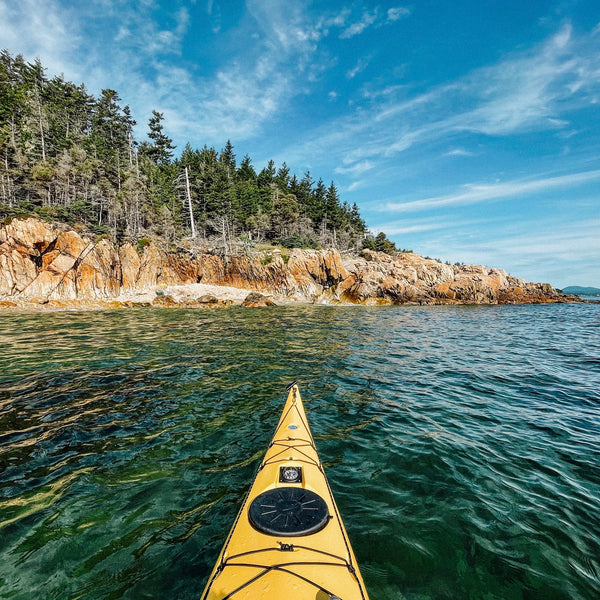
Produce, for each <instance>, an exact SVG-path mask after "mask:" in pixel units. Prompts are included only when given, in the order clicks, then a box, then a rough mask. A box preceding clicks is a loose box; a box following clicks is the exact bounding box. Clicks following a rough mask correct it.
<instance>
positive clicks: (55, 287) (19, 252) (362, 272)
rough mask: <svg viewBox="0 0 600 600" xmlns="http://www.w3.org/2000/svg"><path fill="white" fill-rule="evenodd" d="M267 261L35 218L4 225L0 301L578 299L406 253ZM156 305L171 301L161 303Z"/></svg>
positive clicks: (305, 255)
mask: <svg viewBox="0 0 600 600" xmlns="http://www.w3.org/2000/svg"><path fill="white" fill-rule="evenodd" d="M263 263H264V261H263V260H261V257H257V258H249V257H245V256H227V257H223V256H216V255H212V254H201V255H192V254H190V253H187V252H169V253H168V252H165V251H164V250H162V249H161V248H159V247H158V246H156V245H154V244H149V245H147V246H146V247H145V248H144V251H143V252H142V253H141V254H138V252H137V251H136V249H135V248H133V246H131V244H125V245H123V246H121V247H120V248H116V247H115V245H114V244H113V243H112V242H111V241H110V240H107V239H99V240H93V239H91V238H88V237H86V236H84V235H80V234H78V233H77V232H75V231H73V230H70V229H69V228H68V227H66V226H64V225H57V224H54V225H50V224H48V223H45V222H43V221H40V220H38V219H34V218H29V219H13V220H12V221H11V222H10V223H8V224H6V225H4V226H3V227H2V228H1V229H0V298H4V300H5V301H8V300H9V299H16V298H18V299H21V300H31V301H37V302H48V301H69V300H100V301H107V300H111V299H114V298H116V297H118V296H119V295H120V294H123V293H129V292H132V291H136V290H139V291H141V290H149V289H154V288H157V287H161V286H162V287H164V286H172V285H185V284H195V283H199V282H201V283H203V284H212V285H221V286H231V287H234V288H243V289H248V290H253V291H255V292H259V293H262V294H267V295H270V296H274V297H275V298H282V299H290V300H296V301H300V302H314V301H323V302H328V303H336V302H350V303H354V304H403V303H420V304H452V303H461V304H464V303H468V304H496V303H512V302H515V303H532V302H535V303H541V302H565V301H571V300H576V298H575V297H572V296H565V295H563V294H562V293H560V292H559V291H557V290H555V289H554V288H552V286H550V285H549V284H538V283H526V282H525V281H524V280H522V279H516V278H514V277H511V276H508V275H507V274H506V273H505V272H504V271H503V270H501V269H489V268H487V267H482V266H475V265H463V266H450V265H446V264H442V263H440V262H438V261H435V260H431V259H425V258H422V257H420V256H418V255H416V254H412V253H403V254H400V255H399V256H398V257H397V258H392V257H391V256H389V255H387V254H383V253H377V252H371V251H368V250H366V251H364V252H363V255H362V256H360V257H352V258H349V259H346V260H345V261H344V262H343V261H342V258H341V256H340V254H339V253H338V252H337V251H335V250H326V251H316V250H293V251H292V253H291V254H290V257H289V260H288V262H287V264H286V263H284V261H283V260H282V259H281V258H280V257H275V258H274V259H273V260H272V261H271V262H270V263H269V264H263ZM257 298H258V296H257ZM160 303H161V304H163V305H170V302H169V301H168V300H167V299H165V300H164V301H162V300H161V301H160ZM175 304H177V303H175ZM198 304H203V302H199V303H198ZM248 304H251V303H250V302H248Z"/></svg>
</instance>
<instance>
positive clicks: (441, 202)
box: [380, 170, 600, 212]
mask: <svg viewBox="0 0 600 600" xmlns="http://www.w3.org/2000/svg"><path fill="white" fill-rule="evenodd" d="M598 180H600V170H594V171H586V172H583V173H573V174H570V175H562V176H559V177H543V178H540V179H534V180H529V181H508V182H504V183H494V184H473V183H471V184H466V185H464V186H462V188H461V190H460V191H458V192H456V193H454V194H448V195H445V196H436V197H432V198H423V199H420V200H413V201H410V202H386V203H384V204H382V206H381V207H380V210H385V211H393V212H412V211H420V210H428V209H432V208H439V207H442V206H445V207H447V206H459V205H466V204H476V203H479V202H487V201H490V200H498V199H501V198H514V197H519V196H525V195H527V194H533V193H538V192H546V191H549V190H553V189H558V188H562V187H571V186H575V185H582V184H586V183H590V182H592V181H598Z"/></svg>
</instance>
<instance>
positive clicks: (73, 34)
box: [0, 0, 81, 74]
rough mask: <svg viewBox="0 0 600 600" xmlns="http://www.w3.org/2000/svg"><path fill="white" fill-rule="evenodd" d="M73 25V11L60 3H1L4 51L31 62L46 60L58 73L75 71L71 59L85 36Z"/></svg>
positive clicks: (25, 0)
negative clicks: (37, 59)
mask: <svg viewBox="0 0 600 600" xmlns="http://www.w3.org/2000/svg"><path fill="white" fill-rule="evenodd" d="M71 23H72V14H71V11H70V10H69V8H68V7H63V6H61V5H60V3H59V2H57V1H56V0H22V1H21V2H14V3H13V2H0V48H6V49H7V50H9V51H11V52H14V53H17V52H18V53H22V54H23V55H24V56H25V58H26V59H29V60H32V59H34V58H36V57H43V59H44V60H43V64H44V66H45V67H47V68H49V69H51V70H52V71H53V72H54V73H56V74H60V73H63V72H72V70H71V68H70V64H69V63H70V61H69V58H68V57H69V55H70V54H71V53H72V52H74V51H75V49H76V48H77V46H78V44H79V43H80V41H81V36H80V35H79V32H78V31H77V29H76V28H73V27H72V26H71Z"/></svg>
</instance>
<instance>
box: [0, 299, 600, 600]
mask: <svg viewBox="0 0 600 600" xmlns="http://www.w3.org/2000/svg"><path fill="white" fill-rule="evenodd" d="M292 380H298V382H299V385H300V389H301V392H302V396H303V399H304V402H305V407H306V411H307V415H308V419H309V422H310V424H311V427H312V430H313V434H314V436H315V439H316V443H317V448H318V450H319V454H320V456H321V459H322V461H323V463H324V464H325V469H326V472H327V475H328V477H329V480H330V484H331V487H332V489H333V492H334V495H335V497H336V500H337V503H338V506H339V508H340V511H341V514H342V516H343V518H344V522H345V524H346V528H347V529H348V532H349V535H350V539H351V541H352V544H353V547H354V550H355V553H356V555H357V559H358V561H359V564H360V566H361V570H362V573H363V576H364V579H365V582H366V585H367V588H368V590H369V593H370V597H371V599H372V600H378V599H381V600H383V599H390V600H391V599H395V600H396V599H397V600H402V599H406V600H413V599H414V600H417V599H419V600H421V599H422V600H425V599H427V600H434V599H435V600H437V599H450V598H457V599H458V598H461V599H464V598H469V599H486V600H492V599H516V600H520V599H534V598H535V599H537V598H540V599H545V600H552V599H590V600H596V599H597V598H600V306H598V305H583V304H582V305H553V306H490V307H481V306H480V307H385V308H384V307H380V308H365V307H347V308H342V307H323V306H315V307H312V306H310V307H289V308H288V307H285V308H284V307H278V308H269V309H241V308H239V309H238V308H234V309H226V310H216V311H204V310H176V309H174V310H171V309H140V310H138V309H129V310H123V311H111V312H79V313H78V312H60V313H45V314H20V313H8V312H5V313H0V598H2V599H5V598H6V599H8V598H10V599H15V600H29V599H39V600H44V599H61V600H62V599H73V600H75V599H86V600H92V599H93V600H98V599H117V598H129V599H136V600H137V599H146V598H148V599H158V598H160V599H161V600H162V599H192V598H194V599H197V598H199V596H200V594H201V592H202V590H203V587H204V585H205V582H206V579H207V577H208V575H209V572H210V570H211V569H212V566H213V564H214V562H215V560H216V558H217V554H218V552H219V550H220V548H221V545H222V543H223V541H224V538H225V536H226V534H227V532H228V530H229V528H230V526H231V524H232V522H233V520H234V518H235V515H236V513H237V510H238V508H239V505H240V503H241V501H242V498H243V496H244V493H245V491H246V489H247V487H248V485H249V483H250V481H251V479H252V477H253V475H254V472H255V469H256V468H257V465H258V463H259V461H260V459H261V457H262V454H263V453H264V451H265V449H266V444H267V443H268V442H269V440H270V438H271V436H272V432H273V429H274V427H275V425H276V423H277V420H278V418H279V415H280V412H281V409H282V407H283V403H284V401H285V397H286V393H285V386H286V385H287V384H288V383H289V382H291V381H292Z"/></svg>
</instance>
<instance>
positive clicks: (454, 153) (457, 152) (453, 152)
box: [444, 148, 475, 156]
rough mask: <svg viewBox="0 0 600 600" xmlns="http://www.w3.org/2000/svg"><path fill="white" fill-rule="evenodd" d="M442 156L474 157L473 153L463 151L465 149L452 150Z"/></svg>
mask: <svg viewBox="0 0 600 600" xmlns="http://www.w3.org/2000/svg"><path fill="white" fill-rule="evenodd" d="M444 156H475V153H474V152H471V151H470V150H465V148H454V149H453V150H449V151H448V152H446V153H445V154H444Z"/></svg>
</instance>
